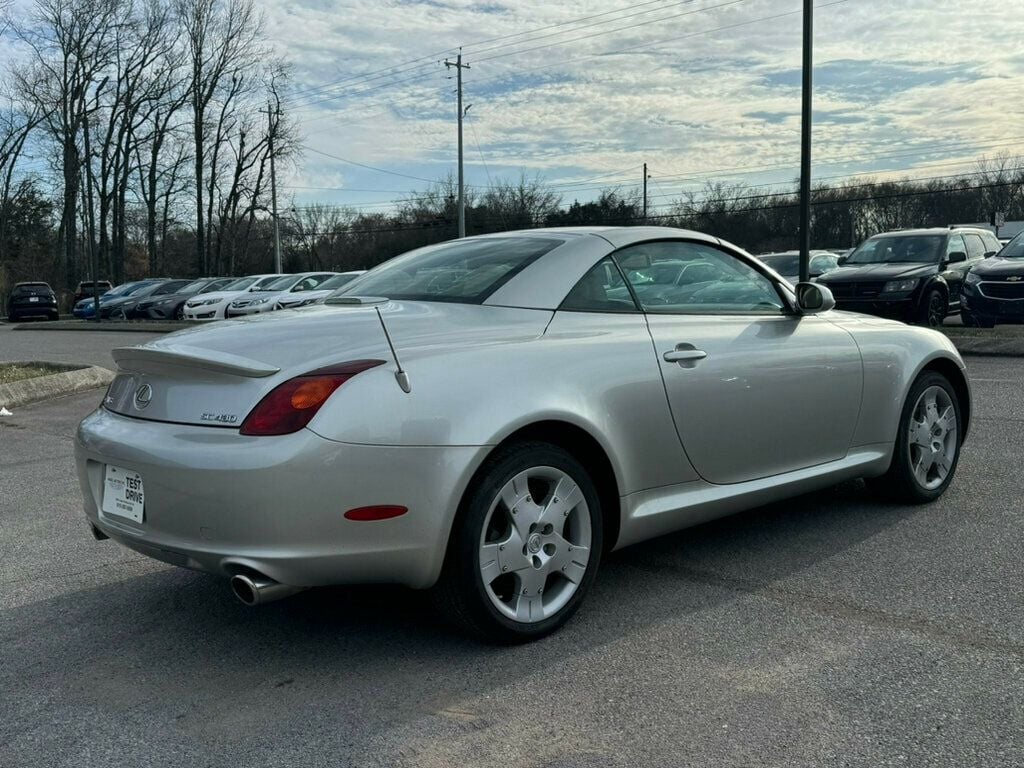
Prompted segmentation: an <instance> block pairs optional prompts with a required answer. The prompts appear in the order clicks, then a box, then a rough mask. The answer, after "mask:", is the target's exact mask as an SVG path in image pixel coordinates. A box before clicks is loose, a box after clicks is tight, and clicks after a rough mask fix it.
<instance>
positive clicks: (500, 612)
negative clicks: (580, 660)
mask: <svg viewBox="0 0 1024 768" xmlns="http://www.w3.org/2000/svg"><path fill="white" fill-rule="evenodd" d="M601 519H602V518H601V503H600V499H599V497H598V493H597V489H596V487H595V486H594V483H593V481H592V480H591V479H590V476H589V475H588V474H587V471H586V470H585V469H584V468H583V466H582V465H581V464H580V463H579V462H578V461H577V460H576V459H575V458H574V457H573V456H572V455H571V454H569V453H568V452H566V451H564V450H563V449H561V448H559V447H557V446H554V445H550V444H548V443H541V442H528V443H521V444H518V445H513V446H509V447H508V448H504V449H501V450H500V451H499V452H498V453H496V454H495V455H494V456H492V457H491V458H490V459H489V460H488V461H487V463H486V465H485V466H484V467H483V468H482V469H481V471H480V472H479V473H478V475H477V477H476V478H475V480H474V481H473V483H472V485H471V487H470V488H469V489H468V491H467V492H466V496H465V498H464V499H463V503H462V505H461V506H460V509H459V513H458V516H457V518H456V521H455V527H454V529H453V531H452V536H451V541H450V544H449V547H448V554H447V558H446V561H445V566H444V570H443V573H442V575H441V579H440V581H439V582H438V585H437V587H436V588H435V590H434V593H435V597H436V598H437V600H438V602H439V603H440V604H441V606H442V607H443V608H444V610H445V612H446V613H447V614H448V615H449V616H450V617H451V618H452V619H453V620H454V621H455V622H456V623H457V624H459V625H461V626H462V627H463V628H465V629H467V630H469V631H470V632H472V633H473V634H476V635H479V636H482V637H484V638H487V639H490V640H494V641H497V642H503V643H518V642H526V641H529V640H534V639H537V638H539V637H543V636H544V635H547V634H549V633H550V632H553V631H554V630H556V629H557V628H558V627H560V626H561V625H562V624H564V623H565V622H566V621H568V620H569V618H570V617H571V616H572V614H573V613H575V611H576V609H577V608H578V607H579V605H580V603H581V602H582V601H583V599H584V597H585V596H586V593H587V591H588V590H589V588H590V585H591V583H592V582H593V580H594V576H595V574H596V573H597V568H598V564H599V562H600V559H601V547H602V544H603V538H602V522H601Z"/></svg>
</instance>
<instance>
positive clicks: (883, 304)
mask: <svg viewBox="0 0 1024 768" xmlns="http://www.w3.org/2000/svg"><path fill="white" fill-rule="evenodd" d="M758 258H759V259H761V260H762V261H763V262H764V263H765V264H767V265H768V266H770V267H771V268H772V269H774V270H775V271H776V272H778V273H779V274H781V275H782V276H783V277H785V278H787V279H788V280H790V281H791V282H793V283H795V282H797V280H798V273H799V254H798V252H797V251H786V252H784V253H770V254H762V255H761V256H759V257H758ZM701 266H702V265H701V264H694V263H690V264H682V263H680V264H678V265H675V266H674V270H673V265H672V264H669V263H662V264H660V265H659V267H658V268H659V269H660V270H661V271H663V272H665V274H664V275H662V274H654V271H653V270H651V274H650V275H646V276H645V277H646V279H648V280H649V281H650V282H651V283H652V284H657V283H664V282H670V283H673V282H675V283H677V282H679V281H686V282H694V281H699V280H701V276H700V274H699V272H700V268H701ZM360 274H362V272H301V273H298V274H288V275H282V274H261V275H249V276H247V277H240V278H233V277H206V278H199V279H196V280H175V279H168V278H147V279H144V280H135V281H133V282H129V283H124V284H123V285H119V286H116V287H113V286H111V285H110V283H103V282H102V281H100V282H97V283H96V284H95V286H94V284H93V283H81V284H79V286H78V290H77V291H76V294H75V298H76V299H77V301H76V302H75V305H74V315H75V317H81V318H92V317H93V316H94V315H95V313H96V304H97V302H96V300H95V298H94V295H93V294H94V291H95V292H101V293H102V295H101V296H100V297H99V302H98V304H99V313H100V317H101V318H113V319H152V320H168V319H177V320H197V321H204V320H222V319H224V318H232V317H243V316H245V315H253V314H259V313H263V312H272V311H274V310H277V309H293V308H296V307H302V306H307V305H310V304H315V303H318V302H322V301H323V300H324V299H325V298H326V297H327V296H329V295H330V294H331V293H333V292H334V291H336V290H338V289H339V288H342V287H343V286H344V285H346V284H347V283H348V282H349V281H351V280H353V279H354V278H355V277H356V276H358V275H360ZM810 275H811V279H812V280H814V281H816V282H818V283H820V284H822V285H825V286H827V287H828V288H829V290H830V291H831V292H832V295H833V297H834V298H835V300H836V306H837V307H838V308H839V309H845V310H851V311H854V312H862V313H866V314H872V315H880V316H883V317H892V318H896V319H899V320H904V321H906V322H909V323H917V324H921V325H930V326H939V325H942V323H943V321H944V320H945V319H946V318H947V317H948V316H950V315H955V314H959V315H961V317H962V319H963V322H964V324H965V325H968V326H977V327H985V328H991V327H992V326H994V325H996V324H997V323H1024V232H1022V233H1021V234H1020V235H1018V236H1017V237H1015V238H1014V239H1013V240H1011V241H1009V242H1008V243H1006V244H1005V245H1004V244H1003V243H1001V242H1000V241H999V240H997V239H996V237H995V235H993V234H992V233H991V232H989V231H988V230H987V229H982V228H976V227H950V228H946V229H943V228H932V229H910V230H900V231H895V232H885V233H882V234H878V235H875V236H874V237H870V238H868V239H867V240H865V241H864V242H863V243H862V244H861V245H860V246H859V247H857V248H855V249H853V250H851V251H847V252H844V253H837V252H833V251H812V252H811V261H810ZM7 314H8V317H9V318H10V319H11V320H21V319H26V318H29V317H47V318H52V319H57V317H58V306H57V297H56V296H55V295H54V292H53V291H52V290H51V289H50V286H48V285H47V284H46V283H41V282H32V283H19V284H18V285H16V286H15V287H14V289H13V291H12V292H11V294H10V296H9V297H8V301H7Z"/></svg>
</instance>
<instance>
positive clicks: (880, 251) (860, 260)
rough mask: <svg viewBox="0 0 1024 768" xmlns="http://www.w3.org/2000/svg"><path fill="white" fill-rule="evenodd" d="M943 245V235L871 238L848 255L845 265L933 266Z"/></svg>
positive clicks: (944, 240) (944, 237) (944, 238)
mask: <svg viewBox="0 0 1024 768" xmlns="http://www.w3.org/2000/svg"><path fill="white" fill-rule="evenodd" d="M945 245H946V236H945V235H883V236H880V237H872V238H871V239H869V240H865V241H864V242H863V243H862V244H861V246H860V247H859V248H857V250H855V251H854V252H853V253H851V254H850V257H849V258H848V259H847V260H846V264H847V265H850V264H911V263H913V264H935V263H937V262H938V261H939V257H940V255H941V254H942V253H944V252H945Z"/></svg>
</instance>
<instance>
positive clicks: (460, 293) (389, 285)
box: [340, 237, 564, 304]
mask: <svg viewBox="0 0 1024 768" xmlns="http://www.w3.org/2000/svg"><path fill="white" fill-rule="evenodd" d="M563 242H564V241H563V240H558V239H554V238H541V237H488V238H482V239H480V240H455V241H452V242H449V243H442V244H440V245H432V246H428V247H426V248H419V249H417V250H415V251H410V252H409V253H407V254H405V255H403V256H398V257H397V258H394V259H391V260H390V261H388V262H385V263H384V264H381V265H380V266H379V267H376V268H375V269H372V270H370V271H369V272H367V273H366V274H365V275H363V276H361V277H358V278H356V279H355V280H353V281H352V282H351V283H350V284H349V285H348V286H346V287H345V288H343V289H342V290H341V292H340V293H341V295H346V294H347V295H350V296H383V297H386V298H389V299H409V300H412V301H451V302H460V303H464V304H481V303H483V302H484V301H486V300H487V297H488V296H490V295H491V294H492V293H494V292H495V291H496V290H498V288H500V287H501V286H502V285H504V284H505V283H506V282H508V281H509V280H510V279H511V278H512V277H513V276H514V275H515V274H516V273H517V272H520V271H521V270H523V269H524V268H525V267H527V266H528V265H529V264H530V263H531V262H533V261H536V260H537V259H539V258H540V257H541V256H543V255H544V254H545V253H547V252H548V251H550V250H552V249H554V248H557V247H558V246H559V245H561V244H562V243H563Z"/></svg>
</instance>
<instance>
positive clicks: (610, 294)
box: [559, 258, 637, 312]
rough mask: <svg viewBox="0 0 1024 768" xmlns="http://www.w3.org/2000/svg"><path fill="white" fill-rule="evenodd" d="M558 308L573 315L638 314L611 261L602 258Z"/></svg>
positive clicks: (627, 289) (619, 274) (623, 282)
mask: <svg viewBox="0 0 1024 768" xmlns="http://www.w3.org/2000/svg"><path fill="white" fill-rule="evenodd" d="M559 309H564V310H570V311H573V312H636V311H637V308H636V303H635V302H634V301H633V297H632V296H630V294H629V288H627V287H626V283H625V281H624V280H623V279H622V275H621V273H620V272H619V270H618V268H616V266H615V263H614V262H613V261H612V260H611V259H610V258H604V259H601V261H599V262H597V264H595V265H594V266H593V267H592V268H591V269H590V271H589V272H587V274H585V275H584V276H583V277H582V278H580V281H579V282H578V283H576V285H575V286H574V287H573V289H572V290H571V291H569V295H568V296H566V297H565V300H564V301H563V302H562V306H560V307H559Z"/></svg>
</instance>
